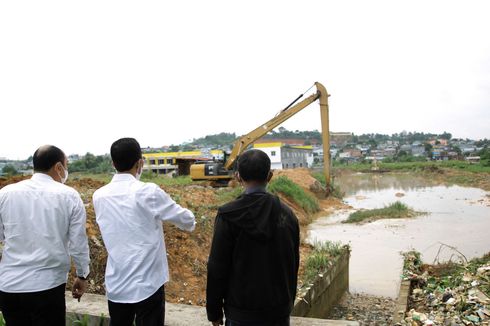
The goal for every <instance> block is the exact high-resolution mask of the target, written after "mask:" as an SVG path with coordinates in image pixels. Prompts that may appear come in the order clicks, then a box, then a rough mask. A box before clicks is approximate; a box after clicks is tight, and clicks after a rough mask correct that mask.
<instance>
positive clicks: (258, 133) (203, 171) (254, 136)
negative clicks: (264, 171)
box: [191, 82, 330, 184]
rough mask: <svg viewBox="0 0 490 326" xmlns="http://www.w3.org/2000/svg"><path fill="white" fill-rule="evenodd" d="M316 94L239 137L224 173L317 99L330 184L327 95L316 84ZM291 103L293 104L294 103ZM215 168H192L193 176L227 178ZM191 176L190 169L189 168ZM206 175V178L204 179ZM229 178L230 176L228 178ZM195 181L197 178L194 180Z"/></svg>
mask: <svg viewBox="0 0 490 326" xmlns="http://www.w3.org/2000/svg"><path fill="white" fill-rule="evenodd" d="M315 86H316V89H317V91H316V93H315V94H312V95H310V96H308V97H307V98H305V99H304V100H302V101H301V102H299V103H297V104H294V105H292V106H291V105H290V106H288V107H287V108H286V109H284V110H282V111H281V112H279V113H278V114H277V115H276V116H275V117H274V118H272V119H270V120H269V121H267V122H266V123H264V124H262V125H260V126H259V127H257V128H255V129H254V130H252V131H251V132H249V133H247V134H246V135H244V136H242V137H240V138H239V139H238V140H237V141H236V142H235V144H234V146H233V149H232V151H231V154H230V156H229V157H228V160H227V161H226V162H225V163H224V165H223V166H222V168H221V169H223V170H224V171H230V170H232V169H233V168H234V164H235V162H236V160H237V158H238V156H240V154H241V153H243V152H244V151H245V150H246V149H247V148H248V146H249V145H251V144H252V143H253V142H255V141H256V140H258V139H259V138H261V137H263V136H264V135H265V134H267V133H268V132H270V131H271V130H273V129H274V128H276V127H277V126H279V125H280V124H281V123H283V122H284V121H286V120H288V119H289V118H291V117H292V116H293V115H295V114H296V113H298V112H299V111H301V110H303V109H304V108H305V107H307V106H308V105H310V104H311V103H313V102H315V101H316V100H318V99H319V101H320V111H321V122H322V142H323V156H324V172H325V179H326V181H327V184H328V183H329V182H330V139H329V138H330V137H329V136H330V133H329V126H328V96H329V95H328V93H327V90H326V89H325V87H324V86H323V85H322V84H320V83H318V82H316V83H315ZM301 97H302V95H300V96H299V97H298V98H297V99H296V100H295V101H294V102H296V101H297V100H298V99H299V98H301ZM294 102H293V103H294ZM221 169H219V168H218V167H217V166H215V165H213V166H211V165H209V166H207V167H205V166H201V167H198V166H194V170H195V171H196V172H195V174H196V175H197V174H199V175H201V176H202V177H201V178H200V180H201V179H203V178H204V179H206V178H209V179H213V180H219V179H226V178H227V173H226V172H224V171H221ZM191 175H192V167H191ZM206 175H207V176H208V177H206ZM229 178H231V175H230V176H229ZM196 180H197V178H196Z"/></svg>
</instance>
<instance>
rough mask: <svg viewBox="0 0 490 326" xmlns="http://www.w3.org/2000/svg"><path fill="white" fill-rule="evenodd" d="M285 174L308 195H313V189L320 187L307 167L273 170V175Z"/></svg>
mask: <svg viewBox="0 0 490 326" xmlns="http://www.w3.org/2000/svg"><path fill="white" fill-rule="evenodd" d="M279 176H286V177H288V178H289V179H291V180H292V181H293V182H294V183H296V184H297V185H299V186H300V187H301V188H303V190H304V191H306V192H307V193H309V194H310V195H313V196H315V192H316V191H314V190H315V189H321V188H322V187H321V184H320V183H319V182H318V180H317V179H315V178H313V177H312V176H311V173H310V171H309V170H308V169H305V168H300V169H288V170H276V171H274V177H279Z"/></svg>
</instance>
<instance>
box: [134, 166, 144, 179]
mask: <svg viewBox="0 0 490 326" xmlns="http://www.w3.org/2000/svg"><path fill="white" fill-rule="evenodd" d="M142 174H143V166H141V170H140V172H136V176H135V178H136V180H139V179H141V175H142Z"/></svg>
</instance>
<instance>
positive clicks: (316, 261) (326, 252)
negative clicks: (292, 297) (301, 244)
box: [303, 241, 349, 284]
mask: <svg viewBox="0 0 490 326" xmlns="http://www.w3.org/2000/svg"><path fill="white" fill-rule="evenodd" d="M348 248H349V247H348V246H343V245H342V244H341V243H340V242H332V241H325V242H317V241H315V242H314V243H313V251H312V252H311V253H310V255H309V256H308V257H307V258H306V261H305V272H304V274H303V284H309V283H312V282H313V281H314V280H315V278H316V277H317V275H318V274H323V273H325V272H326V271H327V270H328V268H329V267H330V266H331V265H332V260H333V259H335V258H337V257H338V256H340V254H341V253H342V252H343V251H345V250H348Z"/></svg>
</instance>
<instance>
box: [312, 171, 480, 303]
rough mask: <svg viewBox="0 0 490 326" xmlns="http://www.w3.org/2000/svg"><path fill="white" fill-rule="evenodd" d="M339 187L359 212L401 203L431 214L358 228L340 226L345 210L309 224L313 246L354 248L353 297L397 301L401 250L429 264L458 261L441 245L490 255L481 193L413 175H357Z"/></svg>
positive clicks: (470, 253)
mask: <svg viewBox="0 0 490 326" xmlns="http://www.w3.org/2000/svg"><path fill="white" fill-rule="evenodd" d="M336 183H337V184H338V185H339V186H340V187H341V188H342V190H343V191H344V192H345V193H346V197H345V198H344V201H345V202H346V203H347V204H348V205H350V206H352V207H353V208H354V209H359V208H365V209H372V208H381V207H383V206H385V205H388V204H391V203H393V202H395V201H397V200H398V201H400V202H403V203H405V204H407V205H408V206H409V207H411V208H413V209H415V210H416V211H423V212H426V213H427V215H423V216H419V217H416V218H413V219H391V220H378V221H375V222H372V223H367V224H363V225H355V224H342V223H341V221H343V220H345V219H346V218H347V217H348V216H349V214H350V213H351V212H353V211H354V209H352V210H341V211H336V212H335V213H333V214H332V215H329V216H327V217H324V218H320V219H318V220H317V221H315V222H314V223H312V224H311V225H310V227H309V239H310V241H312V240H314V239H318V240H331V241H341V242H342V243H350V245H351V247H352V254H351V259H350V279H349V283H350V291H351V292H363V293H368V294H373V295H381V296H389V297H396V296H397V295H398V288H399V284H400V274H401V270H402V259H401V256H400V254H399V253H400V252H401V251H407V250H410V249H416V250H418V251H420V252H421V253H422V255H423V259H424V261H426V262H428V263H432V262H433V261H434V259H436V258H437V257H439V259H440V260H447V259H450V258H452V259H453V260H454V259H456V257H457V256H456V255H457V254H458V253H457V252H455V251H453V250H450V249H449V248H447V247H445V248H443V249H441V244H446V245H449V246H452V247H455V248H457V250H458V251H460V252H461V253H462V254H464V255H465V256H466V258H468V259H470V258H473V257H477V256H481V255H483V254H485V253H487V252H489V251H490V207H488V193H487V192H485V191H483V190H481V189H477V188H466V187H459V186H450V187H446V186H440V185H436V184H435V183H433V182H432V181H431V180H427V179H424V178H421V177H418V176H414V175H410V174H389V175H379V174H355V175H348V176H343V177H340V178H337V179H336ZM401 194H403V195H401ZM440 249H441V250H440ZM439 251H440V252H439Z"/></svg>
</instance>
